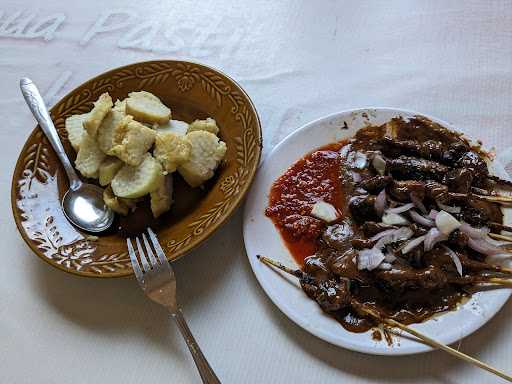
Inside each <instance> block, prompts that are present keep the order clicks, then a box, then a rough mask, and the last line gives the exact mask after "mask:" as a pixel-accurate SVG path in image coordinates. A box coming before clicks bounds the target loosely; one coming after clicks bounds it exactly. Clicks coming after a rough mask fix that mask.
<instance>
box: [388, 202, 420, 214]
mask: <svg viewBox="0 0 512 384" xmlns="http://www.w3.org/2000/svg"><path fill="white" fill-rule="evenodd" d="M411 208H414V204H413V203H407V204H404V205H402V206H400V207H396V208H389V209H388V210H387V211H386V212H389V213H402V212H406V211H408V210H409V209H411Z"/></svg>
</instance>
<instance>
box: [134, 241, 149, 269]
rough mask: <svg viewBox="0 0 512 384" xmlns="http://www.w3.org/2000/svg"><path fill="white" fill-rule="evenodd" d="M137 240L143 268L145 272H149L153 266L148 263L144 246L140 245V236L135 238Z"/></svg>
mask: <svg viewBox="0 0 512 384" xmlns="http://www.w3.org/2000/svg"><path fill="white" fill-rule="evenodd" d="M135 242H136V243H137V249H138V250H139V258H140V262H141V263H142V269H144V272H149V270H150V269H151V267H150V266H149V264H148V260H147V259H146V256H145V254H144V250H143V249H142V246H141V245H140V240H139V238H138V237H136V238H135Z"/></svg>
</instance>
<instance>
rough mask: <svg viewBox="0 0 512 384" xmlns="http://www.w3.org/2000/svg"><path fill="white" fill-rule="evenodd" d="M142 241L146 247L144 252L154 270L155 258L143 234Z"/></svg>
mask: <svg viewBox="0 0 512 384" xmlns="http://www.w3.org/2000/svg"><path fill="white" fill-rule="evenodd" d="M142 240H143V241H144V245H145V246H146V251H147V255H148V258H149V263H150V264H151V266H152V267H153V268H154V267H156V266H157V264H158V262H157V261H156V257H155V255H154V253H153V250H152V249H151V247H150V245H149V242H148V239H147V237H146V234H145V233H143V234H142Z"/></svg>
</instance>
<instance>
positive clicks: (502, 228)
mask: <svg viewBox="0 0 512 384" xmlns="http://www.w3.org/2000/svg"><path fill="white" fill-rule="evenodd" d="M489 227H491V228H492V229H495V230H498V231H507V232H512V226H510V225H505V224H500V223H494V222H490V223H489Z"/></svg>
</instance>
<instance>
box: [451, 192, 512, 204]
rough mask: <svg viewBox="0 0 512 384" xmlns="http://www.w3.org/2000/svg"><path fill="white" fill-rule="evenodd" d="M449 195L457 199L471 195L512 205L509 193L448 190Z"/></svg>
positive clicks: (491, 201)
mask: <svg viewBox="0 0 512 384" xmlns="http://www.w3.org/2000/svg"><path fill="white" fill-rule="evenodd" d="M448 197H452V198H456V199H467V198H469V197H474V198H475V199H479V200H484V201H488V202H490V203H497V204H501V205H512V196H509V195H479V194H476V193H458V192H448Z"/></svg>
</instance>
